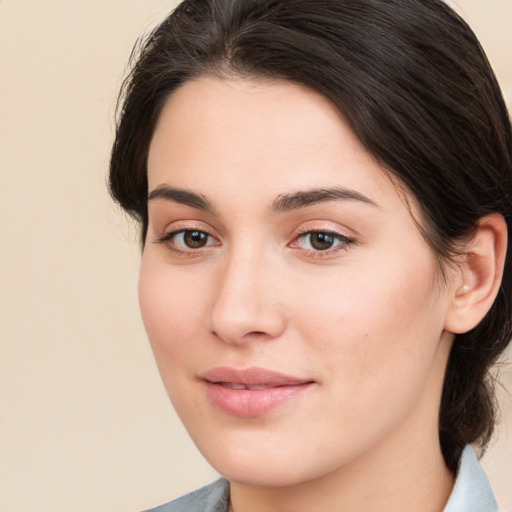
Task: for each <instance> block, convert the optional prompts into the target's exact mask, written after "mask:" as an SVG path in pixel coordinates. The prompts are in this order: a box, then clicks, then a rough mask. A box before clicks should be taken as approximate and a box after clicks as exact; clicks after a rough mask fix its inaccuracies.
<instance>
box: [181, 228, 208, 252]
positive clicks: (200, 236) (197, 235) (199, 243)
mask: <svg viewBox="0 0 512 512" xmlns="http://www.w3.org/2000/svg"><path fill="white" fill-rule="evenodd" d="M207 237H208V235H207V234H206V233H203V232H202V231H187V232H186V233H185V234H184V236H183V239H184V241H185V244H186V245H187V247H190V248H191V249H200V248H201V247H204V246H205V245H206V240H207Z"/></svg>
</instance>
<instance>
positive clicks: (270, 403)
mask: <svg viewBox="0 0 512 512" xmlns="http://www.w3.org/2000/svg"><path fill="white" fill-rule="evenodd" d="M200 378H201V380H202V381H203V382H204V384H205V387H206V393H207V396H208V398H209V399H210V401H211V402H212V403H213V405H214V406H216V407H217V408H218V409H219V410H221V411H222V412H224V413H226V414H229V415H231V416H237V417H241V418H252V417H258V416H263V415H266V414H268V413H270V412H272V411H274V410H275V409H277V408H280V407H281V406H284V405H285V404H287V403H289V402H290V401H292V400H294V399H295V398H298V397H299V396H300V395H301V394H302V393H304V392H305V391H306V390H308V389H310V388H311V387H312V386H314V385H315V381H313V380H311V379H303V378H297V377H292V376H289V375H285V374H282V373H278V372H274V371H272V370H266V369H263V368H248V369H243V370H238V369H234V368H229V367H221V368H213V369H212V370H209V371H207V372H206V373H204V374H203V375H202V376H201V377H200Z"/></svg>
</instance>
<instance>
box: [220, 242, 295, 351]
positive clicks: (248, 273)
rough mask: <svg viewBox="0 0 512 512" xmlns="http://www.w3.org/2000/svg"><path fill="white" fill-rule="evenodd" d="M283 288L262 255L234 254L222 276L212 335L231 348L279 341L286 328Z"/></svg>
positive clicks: (276, 272)
mask: <svg viewBox="0 0 512 512" xmlns="http://www.w3.org/2000/svg"><path fill="white" fill-rule="evenodd" d="M280 284H281V283H280V279H279V275H278V271H277V269H276V268H275V266H273V265H271V264H270V263H269V261H266V260H265V258H262V257H261V255H256V254H248V253H247V251H245V254H232V255H231V257H230V258H228V259H227V260H226V261H225V262H224V264H223V265H222V268H221V269H220V272H219V285H218V287H217V289H216V292H215V297H214V300H213V304H212V309H211V319H210V324H211V330H212V332H213V333H214V334H215V335H216V336H217V337H218V338H220V339H221V340H222V341H224V342H226V343H230V344H244V343H247V342H249V341H251V340H253V341H256V340H260V341H264V340H272V339H276V338H278V337H279V336H280V335H281V334H282V333H283V331H284V330H285V328H286V317H285V312H284V308H283V305H282V304H280V301H279V295H280V294H279V288H280Z"/></svg>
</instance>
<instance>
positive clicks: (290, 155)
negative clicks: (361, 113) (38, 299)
mask: <svg viewBox="0 0 512 512" xmlns="http://www.w3.org/2000/svg"><path fill="white" fill-rule="evenodd" d="M148 179H149V193H150V197H152V198H151V199H150V200H149V203H148V204H149V206H148V212H149V229H148V235H147V240H146V246H145V249H144V253H143V258H142V265H141V273H140V290H139V296H140V305H141V310H142V315H143V319H144V323H145V326H146V329H147V332H148V336H149V339H150V342H151V345H152V348H153V351H154V354H155V357H156V360H157V364H158V367H159V370H160V373H161V376H162V379H163V381H164V384H165V386H166V389H167V392H168V394H169V396H170V398H171V400H172V402H173V404H174V406H175V408H176V410H177V412H178V414H179V415H180V417H181V419H182V421H183V422H184V424H185V426H186V428H187V429H188V431H189V433H190V435H191V437H192V439H193V440H194V442H195V443H196V444H197V446H198V448H199V449H200V450H201V451H202V453H203V454H204V456H205V457H206V458H207V459H208V461H209V462H210V463H211V464H212V465H213V466H214V467H215V468H216V469H217V470H218V471H219V472H220V473H221V474H222V475H224V476H225V477H226V478H228V479H229V480H230V481H231V510H233V511H235V512H252V511H256V510H258V511H259V512H261V511H264V512H265V511H277V510H279V511H283V512H284V511H290V512H291V511H294V512H301V511H311V510H315V511H316V512H322V511H332V510H344V511H349V512H357V511H368V510H372V511H375V510H386V511H388V512H390V511H403V510H415V511H441V510H442V509H443V507H444V505H445V503H446V501H447V499H448V496H449V494H450V492H451V489H452V486H453V475H451V474H450V472H449V471H448V470H447V469H446V467H445V465H444V462H443V459H442V455H441V450H440V446H439V441H438V433H437V420H438V410H439V402H440V395H441V389H442V383H443V376H444V371H445V367H446V362H447V358H448V354H449V350H450V347H451V344H452V342H453V334H451V332H449V329H448V327H447V326H448V323H449V322H452V323H453V321H454V320H453V318H454V317H453V305H454V302H456V301H457V300H459V301H460V299H459V295H458V293H459V292H458V291H459V290H460V289H461V286H462V278H463V274H462V272H459V271H455V270H453V271H450V272H448V276H449V278H448V281H447V282H446V283H443V284H440V280H439V279H438V277H439V274H438V272H439V269H438V267H437V263H436V261H435V258H434V257H433V255H432V252H431V250H430V248H429V246H428V244H427V243H426V241H425V240H424V238H423V237H422V235H421V234H420V232H419V230H418V227H417V225H416V224H415V221H414V219H413V218H412V216H411V212H410V211H409V209H408V208H407V206H406V205H405V204H404V201H403V198H402V197H401V196H400V194H399V193H398V192H397V187H396V184H394V183H393V182H392V181H391V179H390V178H389V177H388V175H387V174H386V173H385V172H384V171H383V169H382V168H381V167H380V166H379V164H378V163H376V162H375V161H374V159H373V158H372V157H371V156H370V155H369V154H368V153H367V152H366V151H365V149H364V148H363V147H362V146H361V144H360V143H359V141H358V140H357V139H356V138H355V136H354V134H353V133H352V132H351V130H350V129H349V128H348V127H347V125H346V123H345V122H344V120H343V119H342V117H341V116H340V115H339V114H338V112H337V111H336V110H335V108H334V107H333V106H332V105H331V104H330V103H329V102H328V101H327V100H326V99H325V98H323V97H322V96H320V95H318V94H316V93H314V92H312V91H310V90H307V89H305V88H302V87H299V86H297V85H293V84H290V83H285V82H273V83H268V82H256V81H249V80H242V79H235V78H232V79H222V80H221V79H218V78H209V77H205V78H202V79H199V80H196V81H193V82H189V83H187V84H185V85H184V86H182V87H181V88H180V89H179V90H178V91H177V92H175V93H174V94H173V95H172V96H171V97H170V99H169V100H168V102H167V104H166V106H165V108H164V110H163V112H162V114H161V116H160V119H159V122H158V125H157V127H156V131H155V134H154V137H153V140H152V143H151V147H150V152H149V159H148ZM163 187H166V188H167V189H170V188H172V189H180V190H186V191H189V192H191V193H193V194H195V195H196V196H198V197H199V198H201V199H202V200H206V201H207V202H208V205H209V206H210V209H205V208H204V206H205V205H204V204H196V203H197V201H196V203H194V202H193V201H191V200H190V199H191V197H192V198H196V199H197V197H196V196H190V194H189V195H188V196H187V195H186V194H185V195H183V194H182V195H181V196H179V197H178V196H176V194H174V196H173V195H172V194H167V195H166V194H162V193H158V192H157V193H155V192H154V191H155V190H160V191H161V190H163ZM332 188H337V190H339V189H340V188H343V189H344V190H345V191H347V190H348V191H350V193H349V194H348V195H352V196H355V198H354V197H350V198H337V199H332V198H331V199H328V200H321V201H318V202H315V203H313V204H306V205H305V204H302V203H301V204H295V207H293V208H291V207H290V205H289V204H288V205H287V206H283V204H284V203H283V201H282V198H283V196H287V195H291V194H296V193H297V192H305V191H309V190H317V189H332ZM151 194H152V195H151ZM345 195H347V194H345ZM171 196H172V197H171ZM358 196H360V197H359V198H358ZM363 197H364V198H365V199H364V200H361V199H362V198H363ZM280 199H281V202H280V206H281V208H276V202H279V200H280ZM324 199H325V198H324ZM366 199H367V200H368V201H367V200H366ZM184 202H186V203H189V204H183V203H184ZM299 203H300V201H299ZM210 210H211V211H210ZM180 230H189V231H190V230H196V231H197V230H199V231H202V232H204V233H206V234H207V237H206V235H205V239H206V240H207V245H205V246H204V247H200V248H191V247H187V245H186V240H187V239H185V238H184V237H183V236H182V235H181V234H177V235H174V236H171V237H169V236H168V235H169V233H173V232H179V231H180ZM312 231H314V232H334V233H338V234H340V235H342V236H343V237H345V238H346V239H348V240H350V242H347V241H346V240H345V238H340V239H339V240H337V241H336V242H335V243H334V245H333V247H332V248H330V249H327V250H315V247H314V246H312V245H311V241H312V238H311V235H308V233H311V232H312ZM166 236H167V240H166V241H165V242H162V241H161V240H162V239H163V238H165V237H166ZM464 290H466V289H465V288H464ZM457 325H458V324H457ZM452 327H453V326H452ZM461 328H462V327H461ZM453 329H455V327H453ZM453 329H452V330H453ZM218 366H231V367H236V368H251V367H260V368H266V369H271V370H274V371H278V372H281V373H285V374H287V375H293V376H296V377H301V378H305V379H309V380H310V381H313V382H314V384H313V385H312V386H311V387H309V388H308V390H307V391H306V392H304V393H301V394H300V395H299V396H298V397H296V398H295V399H294V400H292V401H290V402H288V403H286V404H285V405H283V406H281V407H279V408H277V409H276V410H273V411H271V412H270V413H269V414H265V415H263V416H261V417H254V418H240V417H235V416H233V415H230V414H227V413H225V412H223V411H221V410H219V409H218V408H217V407H216V406H215V405H214V404H213V403H212V402H211V400H210V399H209V398H208V396H207V393H206V392H205V387H204V382H202V381H201V378H200V376H201V375H202V374H203V373H204V372H205V371H207V370H209V369H211V368H213V367H218Z"/></svg>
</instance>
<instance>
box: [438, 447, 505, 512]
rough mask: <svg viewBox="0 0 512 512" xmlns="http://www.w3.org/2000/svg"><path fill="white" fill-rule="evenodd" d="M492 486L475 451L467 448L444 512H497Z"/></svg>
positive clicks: (463, 453)
mask: <svg viewBox="0 0 512 512" xmlns="http://www.w3.org/2000/svg"><path fill="white" fill-rule="evenodd" d="M497 510H498V504H497V503H496V500H495V499H494V494H493V492H492V489H491V485H490V484H489V481H488V480H487V476H486V475H485V473H484V470H483V469H482V467H481V466H480V464H479V462H478V458H477V456H476V452H475V449H474V448H473V447H472V446H469V445H468V446H466V447H465V448H464V451H463V452H462V456H461V459H460V462H459V470H458V472H457V478H456V480H455V486H454V488H453V491H452V494H451V495H450V499H449V500H448V503H447V504H446V507H445V509H444V512H497Z"/></svg>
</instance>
